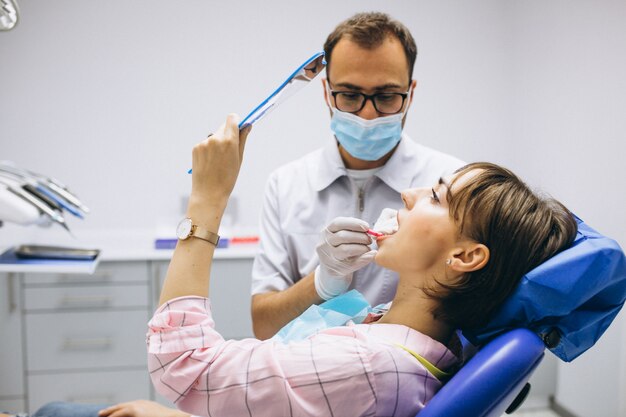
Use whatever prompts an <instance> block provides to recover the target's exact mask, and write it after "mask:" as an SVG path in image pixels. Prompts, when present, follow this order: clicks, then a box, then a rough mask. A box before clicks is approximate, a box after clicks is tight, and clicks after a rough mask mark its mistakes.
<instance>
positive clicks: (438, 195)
mask: <svg viewBox="0 0 626 417" xmlns="http://www.w3.org/2000/svg"><path fill="white" fill-rule="evenodd" d="M471 175H473V173H472V172H468V173H466V174H464V176H463V177H461V178H459V179H458V180H457V181H456V182H455V184H454V187H453V189H452V190H450V192H451V193H452V194H454V189H458V188H459V187H462V186H463V183H464V182H465V181H466V180H467V178H469V176H471ZM452 178H453V177H446V178H441V179H440V180H439V182H438V183H437V184H435V185H434V186H433V187H431V188H412V189H409V190H405V191H403V192H402V200H403V202H404V206H405V207H404V208H403V209H401V210H399V211H398V231H397V232H396V233H394V234H392V235H387V236H384V237H382V238H379V239H378V240H377V242H378V254H377V255H376V263H377V264H379V265H381V266H383V267H385V268H388V269H391V270H393V271H396V272H398V273H422V272H428V271H435V270H437V269H438V270H441V268H445V262H446V259H448V258H449V257H450V253H451V251H452V250H453V249H454V247H455V244H456V243H457V242H458V239H459V231H458V227H457V225H456V224H455V223H454V221H453V219H452V218H451V217H450V211H449V208H448V190H449V185H450V182H451V181H452Z"/></svg>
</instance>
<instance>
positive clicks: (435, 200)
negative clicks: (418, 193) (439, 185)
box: [431, 188, 439, 203]
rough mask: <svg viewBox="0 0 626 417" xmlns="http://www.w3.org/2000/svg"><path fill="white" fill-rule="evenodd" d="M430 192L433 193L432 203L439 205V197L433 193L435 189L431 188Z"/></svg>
mask: <svg viewBox="0 0 626 417" xmlns="http://www.w3.org/2000/svg"><path fill="white" fill-rule="evenodd" d="M431 191H432V192H433V196H432V200H433V202H435V203H439V197H438V196H437V193H436V192H435V189H434V188H431Z"/></svg>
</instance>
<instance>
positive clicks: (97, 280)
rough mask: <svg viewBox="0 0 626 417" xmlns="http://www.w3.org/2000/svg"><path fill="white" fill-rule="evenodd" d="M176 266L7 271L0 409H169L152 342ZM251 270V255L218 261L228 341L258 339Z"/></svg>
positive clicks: (141, 262) (0, 320)
mask: <svg viewBox="0 0 626 417" xmlns="http://www.w3.org/2000/svg"><path fill="white" fill-rule="evenodd" d="M168 264H169V261H168V260H151V259H138V260H123V261H104V260H103V261H101V262H100V265H99V266H98V268H97V269H96V272H95V273H94V274H91V275H89V274H63V273H1V274H0V285H2V290H1V291H0V332H1V333H0V334H2V335H3V343H1V344H0V410H9V411H27V412H30V413H32V412H34V411H35V410H37V409H38V408H39V407H41V406H42V405H43V404H45V403H47V402H50V401H71V402H88V403H100V404H106V403H115V402H119V401H129V400H133V399H140V398H141V399H153V400H154V399H156V400H158V401H160V402H162V403H164V404H168V402H167V401H166V400H164V399H162V398H159V397H158V396H157V395H156V394H155V392H154V390H153V388H152V384H151V382H150V378H149V375H148V372H147V366H146V357H147V356H146V342H145V335H146V331H147V326H146V324H147V322H148V320H149V319H150V317H151V316H152V313H153V311H154V309H155V308H156V306H157V303H158V299H159V295H160V289H161V286H162V283H163V280H164V278H165V274H166V272H167V267H168ZM251 271H252V257H251V256H247V257H240V258H222V259H220V258H219V257H218V258H216V259H215V260H214V262H213V270H212V276H213V277H214V279H213V280H212V281H213V282H212V283H211V288H210V292H211V297H212V305H213V311H214V317H215V320H216V323H217V329H218V330H219V331H221V332H222V334H223V335H224V337H226V338H244V337H252V321H251V318H250V277H251ZM168 405H171V404H168Z"/></svg>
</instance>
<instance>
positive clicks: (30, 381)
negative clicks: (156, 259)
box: [21, 262, 152, 412]
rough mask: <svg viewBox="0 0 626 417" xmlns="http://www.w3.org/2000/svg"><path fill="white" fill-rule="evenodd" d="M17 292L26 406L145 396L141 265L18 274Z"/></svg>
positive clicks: (146, 281) (146, 309) (145, 290)
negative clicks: (20, 297)
mask: <svg viewBox="0 0 626 417" xmlns="http://www.w3.org/2000/svg"><path fill="white" fill-rule="evenodd" d="M21 291H22V293H23V300H24V302H23V307H22V312H23V333H24V343H25V346H24V351H25V361H24V364H25V367H24V373H25V376H26V386H27V406H28V411H30V412H33V411H35V410H36V409H37V408H39V407H40V406H41V405H43V404H45V403H46V402H49V401H73V402H90V403H111V402H118V401H127V400H131V399H135V398H149V397H150V387H149V377H148V375H147V372H146V351H145V350H146V349H145V333H146V322H147V320H148V318H149V317H148V316H149V313H150V306H151V300H150V294H151V293H152V291H151V280H150V275H149V267H148V263H147V262H103V263H101V264H100V266H99V267H98V269H97V271H96V272H95V273H94V274H93V275H82V274H24V276H23V277H22V279H21Z"/></svg>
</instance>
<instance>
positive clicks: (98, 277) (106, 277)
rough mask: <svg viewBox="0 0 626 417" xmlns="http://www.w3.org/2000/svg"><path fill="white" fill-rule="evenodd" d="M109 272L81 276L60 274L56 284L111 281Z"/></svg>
mask: <svg viewBox="0 0 626 417" xmlns="http://www.w3.org/2000/svg"><path fill="white" fill-rule="evenodd" d="M111 277H112V275H111V273H110V272H96V273H94V274H92V275H82V274H61V275H59V279H58V282H94V281H111Z"/></svg>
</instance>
